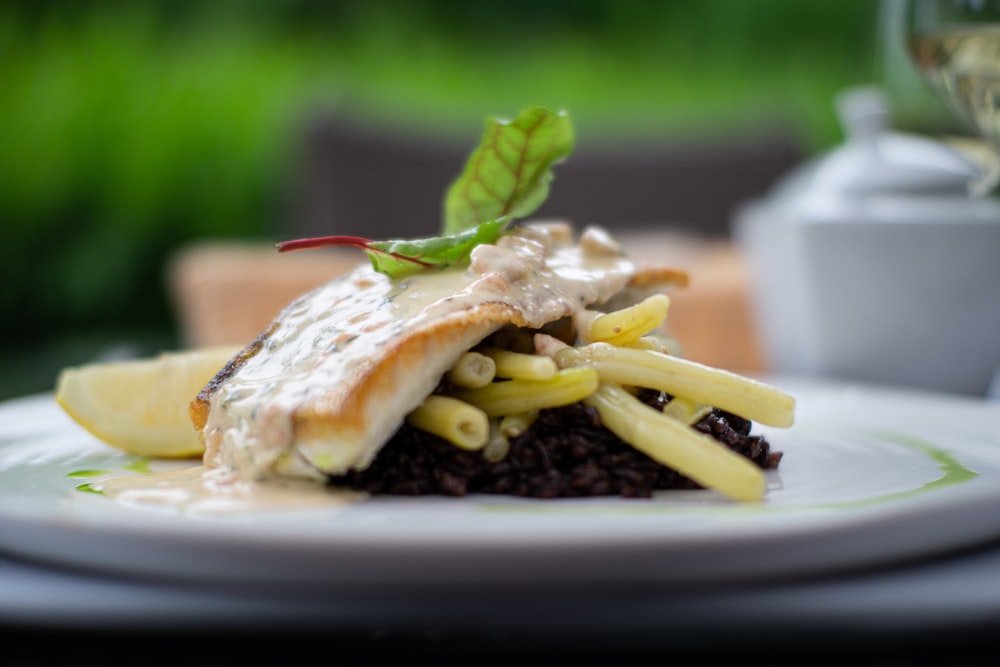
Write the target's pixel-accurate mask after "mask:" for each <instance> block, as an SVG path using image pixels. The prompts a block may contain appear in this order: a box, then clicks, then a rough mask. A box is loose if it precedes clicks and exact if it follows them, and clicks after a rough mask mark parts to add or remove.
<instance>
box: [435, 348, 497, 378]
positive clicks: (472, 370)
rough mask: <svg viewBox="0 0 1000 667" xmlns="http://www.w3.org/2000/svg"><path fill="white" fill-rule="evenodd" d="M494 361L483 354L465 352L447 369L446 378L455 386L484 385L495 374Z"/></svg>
mask: <svg viewBox="0 0 1000 667" xmlns="http://www.w3.org/2000/svg"><path fill="white" fill-rule="evenodd" d="M496 370H497V367H496V363H494V361H493V360H492V359H490V358H489V357H487V356H486V355H485V354H480V353H479V352H466V353H465V354H463V355H462V356H461V357H459V359H458V361H456V362H455V365H454V366H452V367H451V370H449V371H448V374H447V378H448V381H449V382H451V383H452V384H453V385H455V386H456V387H485V386H486V385H488V384H489V383H490V382H493V378H494V377H495V376H496Z"/></svg>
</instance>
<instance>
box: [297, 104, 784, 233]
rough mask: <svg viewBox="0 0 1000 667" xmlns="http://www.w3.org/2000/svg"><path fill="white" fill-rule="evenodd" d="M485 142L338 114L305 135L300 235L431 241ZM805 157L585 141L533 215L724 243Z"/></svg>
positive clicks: (721, 146) (754, 143)
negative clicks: (742, 213) (736, 219)
mask: <svg viewBox="0 0 1000 667" xmlns="http://www.w3.org/2000/svg"><path fill="white" fill-rule="evenodd" d="M478 139H479V137H478V136H475V137H472V138H470V140H469V141H468V142H465V143H461V144H459V143H457V142H456V141H455V140H442V139H441V138H434V139H433V140H430V139H426V138H421V137H419V136H411V135H408V134H406V133H404V132H401V131H398V130H396V131H394V130H386V131H375V130H373V129H371V128H365V127H360V126H358V125H354V124H351V123H349V122H347V121H343V120H340V119H338V118H336V117H335V116H324V117H319V118H317V119H314V120H313V121H311V122H310V123H309V124H308V126H307V127H306V128H305V135H304V144H303V146H302V158H301V159H302V162H301V173H300V174H299V176H300V182H299V189H298V193H297V201H296V202H295V212H294V215H293V219H292V221H291V224H292V226H293V229H292V230H291V231H292V232H293V233H294V234H296V235H301V236H319V235H327V234H356V235H361V236H368V237H375V238H398V237H413V236H426V235H432V234H435V233H436V232H437V231H438V225H439V222H440V219H441V210H442V205H441V202H442V197H443V196H444V193H445V191H446V189H447V187H448V185H450V183H451V181H452V180H453V179H454V178H455V177H456V176H458V174H459V172H460V171H461V169H462V167H463V165H464V164H465V161H466V159H467V157H468V154H469V152H470V151H471V150H472V148H473V146H474V144H475V143H476V142H477V141H478ZM803 156H804V152H803V150H802V148H801V147H800V146H799V145H798V144H797V142H796V141H795V140H794V139H793V138H792V137H790V136H788V135H785V134H782V133H780V132H777V131H775V132H770V133H762V134H760V135H757V136H751V137H743V138H739V139H727V140H718V141H700V142H690V143H677V144H676V145H663V144H660V143H655V144H650V145H649V146H645V147H635V146H631V147H628V148H610V147H603V146H596V145H589V144H587V143H586V142H585V141H584V140H580V139H578V142H577V147H576V149H575V150H574V152H573V155H572V156H571V157H570V158H569V159H568V160H567V161H565V162H564V163H562V164H560V165H558V166H557V167H556V168H555V180H554V182H553V187H552V190H551V192H550V194H549V198H548V200H547V201H546V202H545V204H543V206H542V207H541V208H540V209H539V211H538V212H537V216H536V217H542V218H560V219H564V220H569V221H571V222H573V223H574V224H577V225H583V224H590V223H596V224H600V225H604V226H606V227H608V228H609V229H612V230H616V229H622V228H636V227H640V228H648V227H650V226H657V227H663V226H665V225H669V226H671V227H673V228H679V229H681V230H683V231H686V232H689V233H692V234H695V235H698V236H701V237H711V238H719V237H728V235H729V218H730V214H731V212H732V209H733V208H734V207H735V206H736V205H737V204H739V203H740V202H742V201H744V200H746V199H748V198H751V197H755V196H758V195H760V194H763V192H764V191H765V190H766V189H767V188H768V187H769V186H770V185H771V184H772V183H773V182H774V180H775V179H776V178H777V177H778V176H780V175H782V174H784V173H785V172H786V171H788V170H789V169H790V168H791V167H792V166H793V165H794V164H796V163H798V162H799V161H800V160H801V159H802V158H803Z"/></svg>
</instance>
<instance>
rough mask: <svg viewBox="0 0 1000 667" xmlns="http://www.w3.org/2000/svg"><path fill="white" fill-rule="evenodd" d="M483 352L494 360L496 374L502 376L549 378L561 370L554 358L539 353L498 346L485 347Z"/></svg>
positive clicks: (527, 378) (525, 378) (533, 378)
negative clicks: (515, 350) (503, 348)
mask: <svg viewBox="0 0 1000 667" xmlns="http://www.w3.org/2000/svg"><path fill="white" fill-rule="evenodd" d="M482 353H483V354H484V355H485V356H486V357H487V358H489V359H491V360H492V361H493V363H494V365H495V366H496V376H497V377H501V378H521V379H524V380H549V379H551V378H553V377H555V375H556V372H558V370H559V367H558V366H556V362H554V361H553V360H552V359H550V358H549V357H540V356H538V355H537V354H525V353H523V352H511V351H510V350H502V349H500V348H497V347H484V348H483V349H482Z"/></svg>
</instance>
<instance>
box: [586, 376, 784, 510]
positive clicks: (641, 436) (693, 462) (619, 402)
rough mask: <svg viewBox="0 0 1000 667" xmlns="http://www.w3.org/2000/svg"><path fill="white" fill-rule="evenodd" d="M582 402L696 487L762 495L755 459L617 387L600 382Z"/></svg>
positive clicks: (738, 496) (746, 497) (740, 496)
mask: <svg viewBox="0 0 1000 667" xmlns="http://www.w3.org/2000/svg"><path fill="white" fill-rule="evenodd" d="M584 402H585V403H587V404H588V405H592V406H593V407H595V408H596V409H597V411H598V412H599V413H600V415H601V421H602V423H603V424H604V426H606V427H607V428H608V430H610V431H611V432H613V433H614V434H615V435H617V436H618V437H619V438H621V439H622V440H624V441H625V442H627V443H629V444H630V445H632V446H633V447H635V448H636V449H638V450H639V451H641V452H643V453H645V454H646V455H647V456H649V457H650V458H652V459H654V460H656V461H659V462H660V463H662V464H663V465H666V466H668V467H670V468H673V469H674V470H676V471H678V472H680V473H681V474H684V475H686V476H688V477H690V478H691V479H693V480H694V481H696V482H698V483H699V484H701V485H702V486H704V487H706V488H710V489H715V490H717V491H719V492H720V493H723V494H724V495H726V496H729V497H730V498H733V499H735V500H741V501H754V500H760V499H762V498H763V497H764V493H765V492H766V491H767V478H766V477H765V475H764V473H763V471H762V470H761V469H760V468H758V467H757V465H756V464H754V463H753V462H752V461H750V460H749V459H747V458H745V457H743V456H741V455H740V454H737V453H736V452H734V451H732V450H730V449H729V448H727V447H726V446H725V445H723V444H721V443H719V442H717V441H716V440H714V439H713V438H712V437H711V436H708V435H704V434H702V433H699V432H698V431H695V430H694V429H692V428H691V427H690V426H688V425H687V424H684V423H682V422H679V421H677V420H675V419H672V418H671V417H668V416H666V415H664V414H663V413H661V412H659V411H657V410H655V409H654V408H651V407H649V406H647V405H645V404H643V403H642V402H640V401H639V400H637V399H636V398H635V397H633V396H632V395H631V394H629V393H628V392H626V391H624V390H623V389H622V388H621V387H619V386H616V385H614V384H611V383H606V382H602V383H601V384H600V386H599V387H598V388H597V390H596V391H595V392H594V393H593V394H591V395H590V396H588V397H587V398H585V399H584Z"/></svg>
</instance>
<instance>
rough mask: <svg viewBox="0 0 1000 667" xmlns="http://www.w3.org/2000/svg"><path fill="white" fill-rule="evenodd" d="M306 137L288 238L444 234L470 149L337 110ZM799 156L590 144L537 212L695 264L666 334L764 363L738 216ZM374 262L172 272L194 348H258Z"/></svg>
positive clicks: (322, 257)
mask: <svg viewBox="0 0 1000 667" xmlns="http://www.w3.org/2000/svg"><path fill="white" fill-rule="evenodd" d="M303 141H304V145H303V147H302V154H301V160H302V162H301V164H300V172H299V175H298V176H299V177H298V188H299V189H298V195H297V199H296V201H295V202H294V208H293V210H292V212H291V219H290V221H289V222H288V228H287V229H286V230H285V232H286V236H285V238H293V237H300V236H324V235H328V234H354V235H360V236H367V237H371V238H383V239H384V238H401V237H402V238H406V237H410V238H412V237H415V236H430V235H433V234H436V233H437V231H438V225H439V221H440V216H441V200H442V197H443V195H444V192H445V190H446V189H447V187H448V185H449V184H450V183H451V181H452V179H454V178H455V177H456V176H457V175H458V173H459V171H460V170H461V168H462V166H463V165H464V164H465V160H466V158H467V156H468V153H469V151H470V150H471V148H472V147H471V145H464V144H463V145H458V144H456V143H451V142H448V141H441V140H439V139H438V138H435V139H434V140H429V139H425V138H421V137H417V136H408V135H405V134H399V133H393V132H388V131H387V132H384V133H377V132H374V131H372V130H364V129H361V128H358V127H354V126H351V125H349V124H346V123H342V122H340V121H337V120H336V119H333V118H322V119H320V120H318V121H315V122H313V123H311V124H309V125H308V126H307V127H306V128H305V129H304V135H303ZM801 158H802V152H801V151H800V150H799V149H798V148H797V147H796V145H795V143H794V142H793V141H791V140H790V139H788V138H786V137H782V136H781V135H780V134H773V135H761V136H756V137H751V138H746V139H743V140H740V141H719V142H717V143H705V144H699V145H685V146H677V147H673V148H669V147H662V146H659V147H650V148H648V149H647V150H642V151H639V150H637V149H631V150H616V151H612V150H601V149H596V148H588V147H587V146H586V145H580V146H578V148H577V150H575V151H574V153H573V156H572V157H571V158H570V159H569V160H567V161H566V162H565V163H563V164H560V165H559V166H558V167H557V168H556V174H555V182H554V184H553V187H552V190H551V193H550V196H549V199H548V200H547V202H546V203H545V204H544V205H543V207H542V208H541V209H539V211H538V213H537V215H536V216H533V217H536V218H549V219H562V220H567V221H570V222H573V223H574V224H575V225H577V226H581V225H584V224H590V223H596V224H601V225H604V226H605V227H607V228H608V229H610V230H612V231H613V232H614V233H615V235H616V236H617V237H618V238H619V239H620V240H621V241H622V243H623V244H624V245H625V247H626V250H627V251H628V252H629V254H630V255H631V256H632V257H633V258H635V259H636V261H639V262H641V263H665V264H670V265H673V266H677V267H679V268H683V269H685V270H687V271H688V272H689V274H690V276H691V284H690V286H689V287H688V288H687V289H684V290H680V291H679V292H678V293H677V294H676V295H674V296H672V304H671V310H670V316H669V317H668V324H667V329H668V331H669V332H670V333H671V334H672V335H673V336H674V337H675V338H677V340H678V341H679V342H680V344H681V347H682V349H683V350H684V351H685V354H686V356H688V357H689V358H691V359H694V360H696V361H701V362H703V363H707V364H710V365H714V366H719V367H722V368H728V369H732V370H736V371H759V370H761V369H763V368H764V366H765V362H764V360H763V359H762V358H761V355H760V346H759V345H758V341H757V338H756V336H755V334H754V327H753V326H752V325H751V319H752V313H751V312H750V310H749V302H748V295H747V286H746V273H745V267H744V264H743V258H742V257H741V256H740V254H739V253H738V252H737V250H736V248H735V247H734V246H733V244H732V243H730V242H729V240H728V236H729V217H730V212H731V210H732V209H733V208H734V207H735V206H736V205H737V204H739V203H741V202H743V201H744V200H746V199H748V198H751V197H755V196H758V195H760V194H762V193H763V192H764V191H765V190H766V189H767V188H768V187H769V186H770V185H771V183H772V182H773V181H774V180H775V179H776V178H777V177H778V176H780V175H781V174H783V173H784V172H785V171H786V170H788V169H790V168H791V166H792V165H793V164H794V163H796V162H798V161H799V160H800V159H801ZM364 261H365V259H364V256H363V255H362V254H361V253H360V252H358V251H356V250H353V249H345V248H327V249H323V250H321V251H314V252H308V253H292V256H289V255H280V256H279V255H278V254H277V253H276V252H275V251H274V247H273V245H270V244H259V245H253V244H251V245H241V244H233V243H227V244H221V245H220V244H211V243H199V244H195V245H194V246H192V247H189V248H184V249H182V250H181V251H179V252H178V254H177V256H176V257H175V258H174V261H173V263H172V264H171V267H170V270H169V277H170V285H171V292H172V294H173V296H174V298H175V303H176V306H177V312H178V316H179V320H180V326H181V329H182V332H181V333H182V336H183V338H184V340H185V342H186V343H187V344H189V345H193V346H200V345H209V344H223V343H226V344H229V343H233V344H235V343H247V342H249V341H250V340H252V339H253V337H254V336H256V335H257V333H259V332H260V331H261V330H262V329H263V328H264V327H265V326H266V325H267V323H268V322H269V321H270V320H271V318H272V317H274V316H275V315H276V314H277V313H278V311H279V310H280V309H281V308H282V307H283V306H284V305H285V304H286V303H287V302H288V301H290V300H291V299H292V298H294V297H295V296H297V295H299V294H302V293H303V292H305V291H307V290H308V289H311V288H312V287H314V286H317V285H319V284H321V283H322V282H325V281H326V280H329V279H331V278H332V277H334V276H336V275H339V274H341V273H343V272H344V271H347V270H349V269H350V268H351V267H353V266H356V265H357V263H358V262H364ZM248 297H249V298H248Z"/></svg>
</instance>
